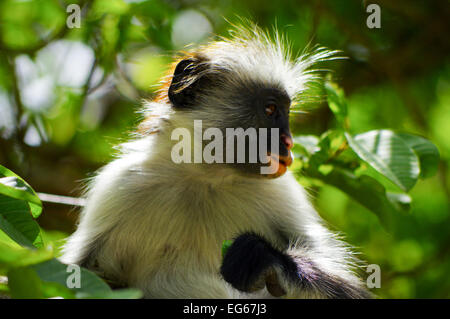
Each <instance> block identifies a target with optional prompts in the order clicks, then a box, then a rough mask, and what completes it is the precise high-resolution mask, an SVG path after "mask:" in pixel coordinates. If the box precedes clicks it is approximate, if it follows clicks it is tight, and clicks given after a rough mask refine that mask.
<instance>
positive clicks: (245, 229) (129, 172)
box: [61, 26, 370, 298]
mask: <svg viewBox="0 0 450 319" xmlns="http://www.w3.org/2000/svg"><path fill="white" fill-rule="evenodd" d="M334 54H335V52H330V51H327V50H325V49H316V50H314V51H313V52H311V53H309V54H304V55H302V56H301V57H299V58H297V59H295V60H292V59H290V56H289V53H288V52H287V50H286V49H285V47H284V45H283V41H282V40H280V39H279V37H278V36H276V37H275V39H272V38H271V37H269V36H268V35H267V34H266V33H265V32H263V31H261V30H260V29H259V28H258V27H256V26H252V27H250V28H243V27H242V28H240V27H238V28H237V31H236V33H235V35H234V36H231V37H230V38H228V39H226V38H223V39H220V40H218V41H216V42H212V43H210V44H208V45H205V46H203V47H200V48H199V49H197V50H194V51H192V52H188V53H185V55H183V56H182V57H181V58H180V59H178V60H177V62H176V63H175V64H174V67H173V71H172V73H171V76H170V77H168V78H167V79H166V80H165V81H163V82H164V83H163V85H162V88H161V90H160V92H159V94H158V96H157V97H156V99H155V100H154V101H152V102H148V103H146V105H145V110H146V111H147V112H148V116H147V118H146V119H145V120H144V121H143V122H142V124H141V126H140V134H139V136H138V137H137V138H136V139H134V140H133V141H131V142H129V143H125V144H123V145H122V151H121V155H120V156H119V157H118V158H117V159H115V160H114V161H112V162H111V163H109V164H108V165H106V166H105V167H104V168H103V169H101V170H100V172H99V173H98V175H97V176H96V178H95V179H94V180H93V181H92V183H91V184H90V187H89V191H88V194H87V195H88V196H87V205H86V206H85V208H84V210H83V212H82V214H81V219H80V222H79V225H78V229H77V230H76V232H75V233H74V234H73V235H71V237H70V238H69V240H68V242H67V244H66V245H65V247H64V253H63V256H62V258H61V259H62V261H63V262H65V263H75V264H80V265H82V266H85V267H87V268H89V269H91V270H93V271H95V272H97V273H98V274H100V275H101V276H102V277H104V278H105V279H107V280H108V281H110V282H113V283H114V284H115V285H117V286H128V287H137V288H140V289H141V290H142V291H143V292H144V296H145V297H146V298H247V297H248V298H253V297H262V298H265V297H274V296H275V297H281V296H284V297H287V298H366V297H370V294H369V293H368V292H367V291H366V289H365V288H364V285H363V284H362V282H361V281H360V280H359V278H358V277H357V276H356V275H355V273H354V271H353V269H354V267H355V264H356V262H357V260H356V259H355V258H354V257H353V255H352V253H351V251H350V250H349V249H348V248H347V246H346V245H345V244H344V243H343V242H342V241H340V240H339V239H337V238H336V236H335V235H334V234H333V233H331V232H330V231H329V230H328V229H326V227H324V226H323V222H322V220H321V218H320V217H319V216H318V214H317V213H316V211H315V210H314V209H313V207H312V206H311V204H310V202H309V200H308V198H307V195H306V193H305V191H304V189H303V188H302V187H301V186H300V185H299V184H298V183H297V181H296V180H295V178H294V177H293V175H292V174H291V172H289V171H288V170H287V169H286V167H287V166H289V164H290V163H291V148H292V144H293V143H292V137H291V133H290V129H289V121H288V118H289V109H290V104H291V101H293V100H295V99H298V98H299V97H300V98H301V96H302V94H303V93H304V91H305V89H306V88H307V87H308V84H309V83H310V82H311V81H312V80H313V79H315V78H316V75H315V73H314V69H313V68H312V67H313V65H314V64H315V63H316V62H319V61H322V60H326V59H329V58H331V57H332V56H334ZM199 120H201V121H202V122H201V123H202V128H203V129H204V130H205V132H206V130H208V129H209V128H215V129H216V130H217V129H218V130H219V131H220V132H223V133H224V135H226V134H225V133H226V129H227V128H242V129H244V130H246V131H244V133H245V132H248V131H247V130H248V129H251V128H255V129H262V128H264V129H266V130H267V135H266V141H269V140H271V138H273V137H274V136H276V137H277V140H276V143H275V144H274V143H268V145H269V146H268V147H267V149H266V155H267V156H268V157H266V160H267V159H269V164H274V163H275V164H276V166H277V167H278V168H277V169H276V170H275V171H274V172H272V174H265V175H264V174H261V170H260V169H261V167H263V166H266V165H267V161H264V160H263V159H258V160H257V161H256V162H253V163H249V162H245V161H244V162H242V161H237V162H236V161H230V162H228V161H227V162H220V161H217V162H213V163H206V162H205V161H194V162H193V163H187V162H175V161H174V160H173V154H172V153H173V148H174V146H175V145H176V144H177V143H178V141H177V140H174V139H173V132H174V130H175V129H177V128H183V129H186V130H187V131H188V132H191V133H192V136H194V135H195V127H194V126H195V124H194V121H199ZM216 132H217V131H216ZM241 133H242V132H241ZM274 134H277V135H274ZM210 137H211V136H210ZM235 137H236V138H238V137H239V136H237V135H236V136H235ZM227 138H228V137H227ZM227 138H223V140H222V141H223V142H224V143H222V145H225V144H226V139H227ZM233 138H234V137H233ZM219 141H221V140H220V139H219ZM261 141H262V142H264V137H260V136H259V137H258V141H257V142H258V145H260V142H261ZM254 142H255V141H253V145H254V144H255V143H254ZM204 144H206V142H203V144H201V145H200V146H202V147H203V146H205V145H204ZM251 144H252V143H247V144H246V146H245V155H246V158H248V157H249V154H250V153H251V151H250V146H251ZM218 145H220V143H219V144H218ZM275 146H276V147H275ZM195 148H196V146H195V145H194V146H193V147H192V149H189V150H185V152H187V154H188V155H189V154H191V151H192V153H194V152H195V151H196V150H195ZM236 150H237V149H236V148H232V149H231V150H230V148H228V147H223V149H220V147H216V149H215V151H214V154H213V155H214V156H217V155H223V156H228V155H229V156H230V158H235V157H236V154H235V153H237V152H234V151H236ZM258 150H259V151H261V148H258ZM230 154H231V155H230ZM184 155H186V154H184ZM263 157H264V156H263ZM229 239H234V241H233V243H232V245H231V246H230V248H229V249H228V251H227V252H226V254H225V256H222V255H221V247H222V243H223V242H224V240H229Z"/></svg>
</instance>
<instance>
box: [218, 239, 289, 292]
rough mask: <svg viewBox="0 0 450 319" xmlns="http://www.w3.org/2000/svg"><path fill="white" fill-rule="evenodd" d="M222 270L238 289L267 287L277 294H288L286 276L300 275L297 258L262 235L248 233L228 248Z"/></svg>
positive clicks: (224, 275)
mask: <svg viewBox="0 0 450 319" xmlns="http://www.w3.org/2000/svg"><path fill="white" fill-rule="evenodd" d="M220 272H221V274H222V276H223V278H224V279H225V280H226V281H227V282H228V283H230V284H231V285H232V286H233V287H234V288H236V289H238V290H240V291H243V292H255V291H257V290H260V289H263V288H264V287H266V288H267V290H268V291H269V293H270V294H271V295H272V296H275V297H281V296H283V295H285V294H286V290H285V288H283V284H282V281H283V280H282V278H280V277H282V276H283V277H284V276H286V275H288V276H297V266H296V263H295V262H294V260H293V259H292V258H291V257H290V256H288V255H286V254H284V253H282V252H281V251H279V250H277V249H275V248H274V247H272V245H271V244H270V243H268V242H267V241H266V240H265V239H263V238H262V237H261V236H258V235H255V234H251V233H245V234H242V235H240V236H239V237H238V238H236V239H235V241H234V242H233V244H232V245H231V246H230V248H228V250H227V252H226V254H225V256H224V259H223V263H222V267H221V269H220Z"/></svg>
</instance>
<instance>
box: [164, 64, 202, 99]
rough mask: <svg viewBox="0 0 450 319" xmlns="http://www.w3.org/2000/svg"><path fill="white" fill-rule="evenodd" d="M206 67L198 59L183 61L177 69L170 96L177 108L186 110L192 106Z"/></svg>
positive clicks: (170, 88) (174, 73)
mask: <svg viewBox="0 0 450 319" xmlns="http://www.w3.org/2000/svg"><path fill="white" fill-rule="evenodd" d="M205 70H206V65H205V64H204V63H202V61H201V60H200V59H198V58H194V57H192V58H188V59H184V60H181V61H180V62H179V63H178V64H177V66H176V67H175V71H174V72H173V77H172V82H171V84H170V87H169V91H168V96H169V100H170V102H172V104H173V106H174V107H176V108H185V107H189V106H191V105H192V103H193V102H194V99H195V92H196V87H197V86H198V81H199V79H200V78H201V76H202V71H205Z"/></svg>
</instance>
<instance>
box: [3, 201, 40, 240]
mask: <svg viewBox="0 0 450 319" xmlns="http://www.w3.org/2000/svg"><path fill="white" fill-rule="evenodd" d="M0 229H1V230H3V231H4V232H5V233H6V234H7V235H8V236H9V237H11V238H12V239H13V240H15V241H16V242H17V243H19V244H20V245H22V246H28V247H33V246H34V247H38V248H40V247H42V246H43V242H42V236H41V230H40V228H39V225H38V223H37V222H36V221H34V220H33V218H32V216H31V213H30V207H29V206H28V203H27V202H26V201H24V200H18V199H15V198H12V197H8V196H5V195H2V194H0Z"/></svg>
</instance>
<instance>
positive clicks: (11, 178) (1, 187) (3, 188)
mask: <svg viewBox="0 0 450 319" xmlns="http://www.w3.org/2000/svg"><path fill="white" fill-rule="evenodd" d="M0 194H3V195H6V196H8V197H12V198H16V199H20V200H24V201H26V202H28V203H29V206H30V210H31V213H32V215H33V217H34V218H37V217H39V215H40V214H41V212H42V203H41V200H40V199H39V197H38V196H37V195H36V193H35V192H34V190H33V189H32V188H31V186H30V185H28V184H27V182H25V181H24V180H23V179H22V178H20V177H19V176H18V175H16V174H14V173H13V172H12V171H10V170H9V169H7V168H6V167H4V166H2V165H0Z"/></svg>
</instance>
